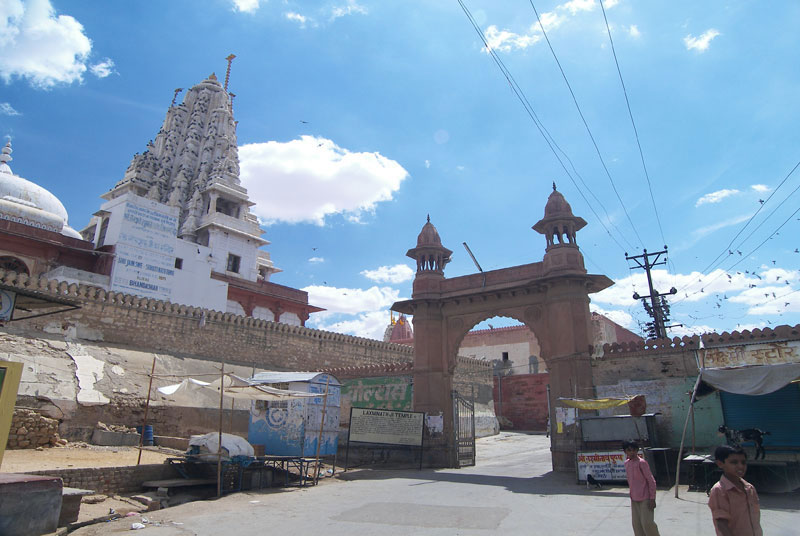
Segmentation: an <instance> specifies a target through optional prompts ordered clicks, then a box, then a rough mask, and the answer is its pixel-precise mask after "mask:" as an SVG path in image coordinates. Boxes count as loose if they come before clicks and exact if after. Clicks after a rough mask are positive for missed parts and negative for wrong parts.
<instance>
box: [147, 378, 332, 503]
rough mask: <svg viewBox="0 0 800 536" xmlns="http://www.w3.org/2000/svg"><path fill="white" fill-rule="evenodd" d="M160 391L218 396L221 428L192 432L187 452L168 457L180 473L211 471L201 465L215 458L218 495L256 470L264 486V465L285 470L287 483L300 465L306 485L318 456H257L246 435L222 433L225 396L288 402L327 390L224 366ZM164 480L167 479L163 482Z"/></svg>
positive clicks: (181, 395) (173, 397)
mask: <svg viewBox="0 0 800 536" xmlns="http://www.w3.org/2000/svg"><path fill="white" fill-rule="evenodd" d="M158 392H159V393H160V394H161V395H162V396H164V397H165V398H167V399H168V400H170V401H178V400H181V399H184V400H187V399H189V400H190V399H194V398H197V397H202V396H208V395H209V394H211V395H213V396H215V397H217V396H218V397H219V411H220V418H219V432H215V433H211V434H206V435H204V436H193V437H192V438H191V440H190V443H189V444H190V448H189V451H187V453H186V455H184V456H183V457H181V458H175V459H170V460H169V463H171V464H173V465H174V466H175V467H176V469H177V470H178V472H179V474H181V476H183V477H184V478H187V479H190V478H195V477H197V475H198V474H199V473H205V474H207V473H208V471H204V468H203V467H201V465H203V464H205V465H208V464H210V463H212V462H214V461H216V464H217V474H216V479H215V481H216V483H217V494H218V495H220V494H221V493H222V492H223V491H238V490H240V489H241V487H242V482H243V477H244V474H245V472H248V473H257V482H258V485H259V487H261V486H262V485H263V482H264V481H265V478H264V473H263V469H264V468H270V467H271V468H273V469H274V468H279V469H282V470H284V472H285V474H286V482H287V484H288V479H289V475H288V472H289V469H290V467H295V468H297V469H298V470H299V472H300V481H301V484H302V485H305V483H306V482H307V480H308V479H307V473H308V469H309V467H310V466H311V465H312V463H313V464H314V465H315V466H318V463H319V456H317V457H316V458H310V459H305V460H303V461H302V462H300V463H299V464H298V463H296V461H294V464H293V463H292V462H293V460H280V463H275V460H274V459H273V458H274V457H272V456H268V455H261V456H255V450H254V449H253V447H252V445H251V444H250V443H249V442H248V441H246V440H245V439H243V438H240V437H238V436H235V435H232V434H223V433H222V422H223V411H224V403H223V399H224V397H228V398H230V399H232V400H233V399H238V400H250V401H251V402H252V403H256V402H268V401H272V402H286V401H289V400H294V399H311V398H313V399H322V400H323V401H324V400H325V399H327V395H326V394H325V393H324V392H323V393H317V392H308V391H292V390H288V389H278V388H276V387H273V386H270V385H267V384H257V383H254V382H252V381H250V380H247V379H244V378H241V377H239V376H236V375H234V374H225V373H224V370H223V371H221V374H220V378H219V379H217V380H215V381H213V382H204V381H201V380H197V379H194V378H186V379H184V380H182V381H181V382H180V383H178V384H174V385H168V386H165V387H160V388H158ZM323 404H324V402H323ZM262 454H263V453H262ZM223 473H224V474H223ZM225 475H231V478H227V479H226V477H225ZM250 476H251V482H252V481H253V478H254V477H253V476H252V474H251V475H250ZM200 480H203V479H200ZM226 480H230V481H232V482H233V483H232V485H231V486H230V487H229V488H228V489H225V490H223V483H224V482H225V481H226ZM145 484H150V486H151V487H152V486H154V485H157V484H159V483H158V482H150V483H145ZM161 484H165V483H163V482H162V483H161ZM173 484H175V485H176V486H177V485H181V484H184V485H185V483H181V482H177V483H173ZM160 487H169V486H160Z"/></svg>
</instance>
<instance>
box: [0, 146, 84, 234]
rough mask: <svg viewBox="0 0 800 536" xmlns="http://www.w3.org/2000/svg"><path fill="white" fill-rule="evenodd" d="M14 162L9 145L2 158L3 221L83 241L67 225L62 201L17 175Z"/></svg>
mask: <svg viewBox="0 0 800 536" xmlns="http://www.w3.org/2000/svg"><path fill="white" fill-rule="evenodd" d="M10 161H11V142H8V143H7V144H6V146H5V147H3V150H2V154H0V218H2V219H4V220H11V221H16V222H18V223H22V224H25V225H30V226H31V227H37V228H39V229H46V230H48V231H53V232H56V233H61V234H62V235H65V236H69V237H72V238H78V239H81V235H80V234H79V233H78V231H76V230H75V229H73V228H71V227H70V226H69V225H67V221H68V216H67V209H65V208H64V205H63V204H62V203H61V201H59V200H58V198H57V197H56V196H54V195H53V194H52V193H50V192H49V191H47V190H46V189H44V188H42V187H41V186H39V185H38V184H34V183H33V182H31V181H29V180H26V179H23V178H22V177H20V176H18V175H14V173H13V172H12V171H11V167H10V166H9V165H8V162H10Z"/></svg>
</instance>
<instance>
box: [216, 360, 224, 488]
mask: <svg viewBox="0 0 800 536" xmlns="http://www.w3.org/2000/svg"><path fill="white" fill-rule="evenodd" d="M224 392H225V363H224V362H223V363H222V366H221V367H220V369H219V445H217V497H221V496H222V395H223V393H224Z"/></svg>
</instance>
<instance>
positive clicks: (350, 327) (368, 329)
mask: <svg viewBox="0 0 800 536" xmlns="http://www.w3.org/2000/svg"><path fill="white" fill-rule="evenodd" d="M317 314H319V313H317ZM315 316H316V315H315ZM313 318H314V317H312V319H313ZM311 324H313V327H315V328H317V329H324V330H325V331H333V332H335V333H347V334H349V335H355V336H357V337H366V338H368V339H375V340H379V341H381V340H383V334H384V333H385V332H386V327H387V326H388V325H389V310H388V309H385V310H382V311H370V312H368V313H361V314H359V315H358V316H357V317H356V318H351V319H347V320H339V321H336V322H313V321H312V322H311ZM311 324H309V325H311Z"/></svg>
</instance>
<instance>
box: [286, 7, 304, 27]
mask: <svg viewBox="0 0 800 536" xmlns="http://www.w3.org/2000/svg"><path fill="white" fill-rule="evenodd" d="M283 15H284V17H286V19H287V20H290V21H294V22H297V23H298V24H300V27H301V28H305V27H306V21H308V18H306V17H305V16H304V15H301V14H300V13H294V12H293V11H290V12H288V13H284V14H283Z"/></svg>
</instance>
